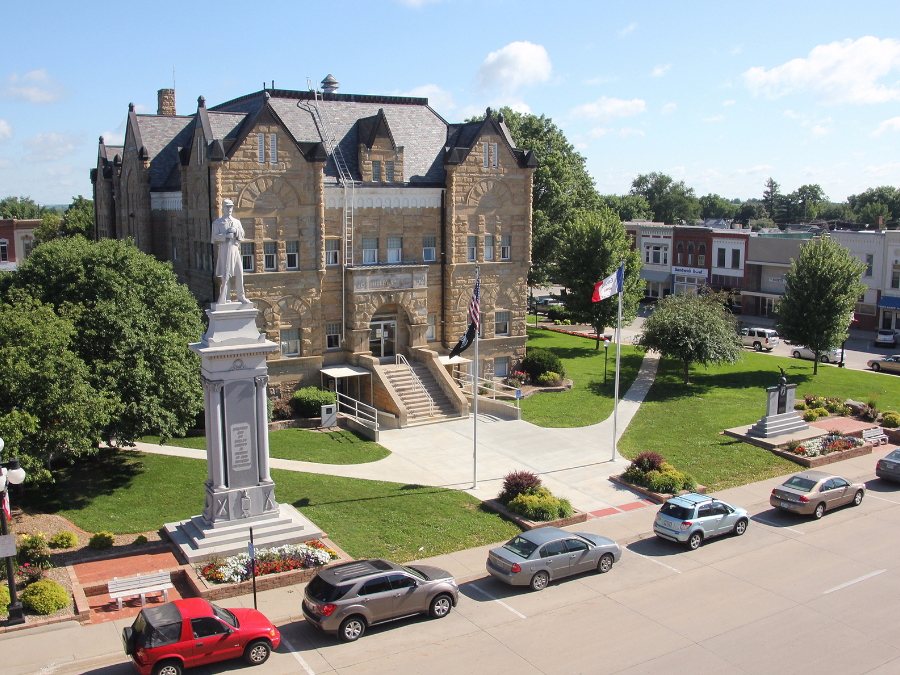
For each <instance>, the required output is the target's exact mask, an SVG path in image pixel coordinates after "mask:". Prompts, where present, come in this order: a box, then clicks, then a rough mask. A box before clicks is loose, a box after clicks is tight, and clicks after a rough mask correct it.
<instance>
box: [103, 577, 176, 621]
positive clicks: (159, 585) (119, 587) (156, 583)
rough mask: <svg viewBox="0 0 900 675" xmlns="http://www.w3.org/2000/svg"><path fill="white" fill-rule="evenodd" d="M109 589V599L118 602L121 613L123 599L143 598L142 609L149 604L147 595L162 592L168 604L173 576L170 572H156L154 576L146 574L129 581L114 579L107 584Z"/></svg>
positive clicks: (131, 578)
mask: <svg viewBox="0 0 900 675" xmlns="http://www.w3.org/2000/svg"><path fill="white" fill-rule="evenodd" d="M107 586H108V588H109V597H110V598H112V599H113V600H116V601H118V603H119V611H121V610H122V598H131V597H134V596H135V595H139V596H141V607H143V606H144V605H146V604H147V598H146V594H147V593H158V592H160V591H161V592H162V594H163V597H164V598H165V600H166V602H168V601H169V589H170V588H173V586H172V574H171V573H170V572H163V571H162V570H160V571H159V572H154V573H153V574H145V575H144V576H141V575H140V574H138V575H137V576H136V577H129V578H128V579H119V578H118V577H113V580H112V581H110V582H109V583H108V584H107Z"/></svg>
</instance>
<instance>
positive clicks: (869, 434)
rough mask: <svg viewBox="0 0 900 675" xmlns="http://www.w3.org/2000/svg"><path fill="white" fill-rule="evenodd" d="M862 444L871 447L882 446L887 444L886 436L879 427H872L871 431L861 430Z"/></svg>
mask: <svg viewBox="0 0 900 675" xmlns="http://www.w3.org/2000/svg"><path fill="white" fill-rule="evenodd" d="M862 439H863V443H871V444H872V445H883V444H886V443H888V437H887V434H885V433H884V429H882V428H881V427H872V428H871V429H863V432H862Z"/></svg>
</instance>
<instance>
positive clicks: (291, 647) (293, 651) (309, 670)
mask: <svg viewBox="0 0 900 675" xmlns="http://www.w3.org/2000/svg"><path fill="white" fill-rule="evenodd" d="M281 641H282V642H283V643H284V645H285V646H286V647H287V648H288V651H289V652H290V653H291V656H293V657H294V658H295V659H297V663H299V664H300V665H301V666H302V667H303V670H305V671H306V673H307V675H316V674H315V672H314V671H313V669H312V668H310V667H309V664H308V663H307V662H306V661H304V660H303V657H302V656H300V655H299V654H298V653H297V650H296V649H294V645H292V644H291V643H290V642H288V639H287V638H286V637H284V635H282V636H281Z"/></svg>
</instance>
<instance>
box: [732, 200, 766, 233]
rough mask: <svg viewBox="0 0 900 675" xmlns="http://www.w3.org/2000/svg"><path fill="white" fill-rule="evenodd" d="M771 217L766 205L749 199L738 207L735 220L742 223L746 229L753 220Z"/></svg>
mask: <svg viewBox="0 0 900 675" xmlns="http://www.w3.org/2000/svg"><path fill="white" fill-rule="evenodd" d="M768 217H769V212H768V211H766V207H765V205H764V204H763V203H762V202H761V201H759V200H758V199H748V200H747V201H745V202H744V203H742V204H741V205H740V207H738V211H737V213H736V214H735V219H736V220H739V221H741V224H742V225H743V226H744V227H747V226H749V225H750V221H751V220H762V219H764V218H768Z"/></svg>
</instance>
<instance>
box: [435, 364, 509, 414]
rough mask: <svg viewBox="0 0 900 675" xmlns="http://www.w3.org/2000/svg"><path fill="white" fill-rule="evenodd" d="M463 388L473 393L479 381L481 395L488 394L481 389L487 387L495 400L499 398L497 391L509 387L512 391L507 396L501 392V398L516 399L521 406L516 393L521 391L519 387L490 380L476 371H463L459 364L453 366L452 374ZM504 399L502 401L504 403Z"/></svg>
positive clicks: (464, 390)
mask: <svg viewBox="0 0 900 675" xmlns="http://www.w3.org/2000/svg"><path fill="white" fill-rule="evenodd" d="M450 377H451V378H452V379H453V380H454V381H455V382H456V383H457V384H458V385H459V386H460V388H461V389H462V390H463V392H465V393H473V392H474V390H475V386H474V382H475V381H477V382H478V390H479V394H478V395H479V396H487V394H482V393H480V392H481V389H487V390H488V391H489V392H490V398H491V399H492V400H494V401H496V400H497V392H498V391H502V390H504V389H508V390H509V391H510V392H511V393H509V394H506V395H505V396H504V395H503V394H501V398H513V399H515V401H516V407H517V408H518V407H519V398H518V396H517V395H516V394H517V392H518V391H519V388H518V387H511V386H509V385H508V384H503V383H502V382H496V381H495V380H489V379H487V378H484V377H481V376H480V375H475V374H474V373H469V372H467V371H462V370H460V369H459V366H455V367H454V368H453V374H452V375H451V376H450ZM503 402H504V401H501V403H503Z"/></svg>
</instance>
